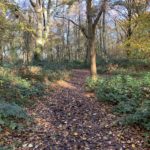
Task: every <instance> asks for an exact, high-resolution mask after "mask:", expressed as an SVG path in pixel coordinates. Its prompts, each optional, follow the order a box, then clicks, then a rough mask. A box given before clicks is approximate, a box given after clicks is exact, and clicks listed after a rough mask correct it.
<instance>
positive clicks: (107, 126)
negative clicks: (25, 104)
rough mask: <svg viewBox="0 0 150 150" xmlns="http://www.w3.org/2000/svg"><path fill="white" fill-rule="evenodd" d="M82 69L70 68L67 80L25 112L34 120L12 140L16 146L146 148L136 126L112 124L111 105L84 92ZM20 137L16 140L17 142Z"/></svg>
mask: <svg viewBox="0 0 150 150" xmlns="http://www.w3.org/2000/svg"><path fill="white" fill-rule="evenodd" d="M88 75H89V71H86V70H74V71H73V77H72V79H71V80H70V81H60V82H58V83H57V84H55V85H53V86H54V87H55V88H56V90H55V91H54V92H53V93H52V94H51V95H47V96H44V97H43V98H42V100H41V101H39V103H38V104H37V106H36V107H35V108H34V109H32V110H29V111H28V112H29V113H30V114H31V115H32V116H33V118H34V122H35V124H34V125H33V126H32V127H30V128H27V129H26V130H25V131H24V132H21V133H20V135H18V134H16V135H13V140H14V141H16V142H18V143H21V144H18V145H19V146H18V147H20V148H18V149H20V150H28V149H31V150H127V149H128V150H132V149H133V150H134V149H135V150H144V149H145V150H146V148H144V145H143V141H142V138H141V135H140V134H139V131H138V129H134V128H127V127H126V128H123V127H115V126H113V124H114V122H115V121H116V120H117V117H116V116H115V115H113V114H112V113H111V107H110V106H107V105H106V104H103V103H100V102H98V101H97V100H96V99H95V98H94V97H93V95H92V94H89V93H85V91H84V81H85V78H86V77H87V76H88ZM19 141H20V142H19Z"/></svg>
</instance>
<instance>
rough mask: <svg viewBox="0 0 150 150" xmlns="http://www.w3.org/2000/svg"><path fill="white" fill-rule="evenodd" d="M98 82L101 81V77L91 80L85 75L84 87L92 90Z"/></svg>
mask: <svg viewBox="0 0 150 150" xmlns="http://www.w3.org/2000/svg"><path fill="white" fill-rule="evenodd" d="M100 82H102V79H101V78H97V79H96V80H93V79H92V78H91V77H87V78H86V81H85V88H86V90H87V91H89V92H94V91H95V90H96V88H97V86H98V85H99V83H100Z"/></svg>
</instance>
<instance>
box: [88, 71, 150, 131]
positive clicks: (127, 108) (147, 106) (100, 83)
mask: <svg viewBox="0 0 150 150" xmlns="http://www.w3.org/2000/svg"><path fill="white" fill-rule="evenodd" d="M86 86H87V87H88V89H89V90H91V91H93V90H94V91H95V92H96V96H97V98H98V100H100V101H104V102H108V103H111V104H113V105H114V109H113V111H114V112H115V113H118V114H122V116H123V118H122V119H121V120H120V123H121V124H125V125H129V124H130V125H133V124H136V125H139V126H141V127H144V128H145V129H147V130H150V73H146V74H144V75H143V76H142V77H141V78H136V77H132V76H129V75H117V76H113V77H106V78H99V79H98V80H97V81H96V82H95V81H93V82H92V79H91V80H89V79H87V82H86Z"/></svg>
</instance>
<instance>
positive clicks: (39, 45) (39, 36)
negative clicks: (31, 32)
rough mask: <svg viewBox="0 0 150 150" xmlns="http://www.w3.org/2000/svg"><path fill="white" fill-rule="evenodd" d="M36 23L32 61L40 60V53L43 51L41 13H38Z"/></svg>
mask: <svg viewBox="0 0 150 150" xmlns="http://www.w3.org/2000/svg"><path fill="white" fill-rule="evenodd" d="M37 17H38V22H37V36H36V39H35V40H36V41H35V42H36V47H35V50H34V56H33V60H34V61H40V60H41V52H42V49H43V12H42V11H40V12H38V13H37Z"/></svg>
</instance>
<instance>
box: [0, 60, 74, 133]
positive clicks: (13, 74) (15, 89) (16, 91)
mask: <svg viewBox="0 0 150 150" xmlns="http://www.w3.org/2000/svg"><path fill="white" fill-rule="evenodd" d="M69 69H71V67H70V66H66V65H64V64H63V65H61V64H58V63H57V64H56V63H48V62H40V63H38V64H30V65H28V66H25V65H23V64H17V65H14V64H12V65H11V64H3V66H1V67H0V132H1V131H3V129H5V128H9V129H11V130H16V129H17V130H18V129H21V128H22V127H23V124H26V123H25V122H27V121H29V120H30V121H31V119H30V117H29V116H28V115H27V113H26V111H25V109H24V108H25V107H30V106H34V103H36V98H34V97H40V96H42V95H44V94H46V91H49V92H50V90H51V89H50V84H51V82H54V81H55V80H61V79H68V78H69V76H70V75H71V73H70V71H69Z"/></svg>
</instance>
